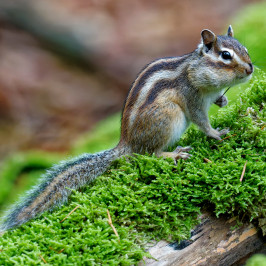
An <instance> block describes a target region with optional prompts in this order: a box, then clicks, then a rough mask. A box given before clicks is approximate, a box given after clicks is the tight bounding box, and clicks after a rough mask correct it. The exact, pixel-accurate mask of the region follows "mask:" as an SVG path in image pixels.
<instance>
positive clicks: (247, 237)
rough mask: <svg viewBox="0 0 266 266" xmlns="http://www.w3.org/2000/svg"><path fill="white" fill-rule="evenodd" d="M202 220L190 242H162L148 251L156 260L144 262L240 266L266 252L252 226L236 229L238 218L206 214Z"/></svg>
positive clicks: (262, 242)
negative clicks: (255, 254)
mask: <svg viewBox="0 0 266 266" xmlns="http://www.w3.org/2000/svg"><path fill="white" fill-rule="evenodd" d="M201 219H202V222H201V223H200V224H199V225H198V226H197V227H196V228H195V229H194V230H193V231H192V237H191V239H189V240H185V241H182V242H180V243H168V242H166V241H160V242H158V243H157V244H156V245H155V246H153V247H151V248H149V250H148V251H149V253H150V254H151V255H152V256H153V257H154V259H145V263H146V265H152V266H157V265H160V266H162V265H178V266H188V265H220V266H223V265H224V266H229V265H239V264H238V263H240V261H241V263H243V259H247V258H248V257H249V256H250V255H251V254H253V253H256V252H258V251H260V252H266V246H265V242H264V240H263V238H262V237H261V236H259V234H258V232H257V229H256V228H255V227H254V226H253V225H252V224H244V225H242V226H241V227H237V228H236V229H233V228H234V227H235V225H236V219H235V218H232V219H230V220H227V219H226V218H219V219H217V218H216V217H213V216H212V215H210V214H204V215H203V216H202V217H201Z"/></svg>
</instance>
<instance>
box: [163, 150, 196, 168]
mask: <svg viewBox="0 0 266 266" xmlns="http://www.w3.org/2000/svg"><path fill="white" fill-rule="evenodd" d="M191 149H192V147H190V146H187V147H181V146H177V147H176V149H175V150H174V151H172V152H163V153H162V154H161V155H162V156H163V157H164V158H172V159H173V160H174V163H175V164H177V160H179V159H183V160H187V159H188V158H190V157H191V156H192V155H191V154H189V153H187V152H188V151H190V150H191Z"/></svg>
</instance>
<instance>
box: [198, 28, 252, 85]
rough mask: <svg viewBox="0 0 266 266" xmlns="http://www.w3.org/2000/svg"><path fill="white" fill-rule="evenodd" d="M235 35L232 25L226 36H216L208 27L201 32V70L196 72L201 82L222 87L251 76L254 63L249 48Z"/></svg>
mask: <svg viewBox="0 0 266 266" xmlns="http://www.w3.org/2000/svg"><path fill="white" fill-rule="evenodd" d="M233 35H234V33H233V29H232V27H231V26H229V28H228V31H227V34H226V35H224V36H216V35H215V34H214V33H213V32H212V31H210V30H207V29H205V30H203V31H202V32H201V37H202V38H201V43H200V44H199V46H198V49H197V50H196V51H197V52H198V53H199V55H200V60H199V62H198V63H199V68H198V69H200V70H199V71H197V73H196V74H197V76H198V77H199V76H201V82H203V83H204V82H205V83H208V84H209V86H212V87H214V88H218V89H220V88H223V87H226V86H232V85H235V84H237V83H241V82H245V81H247V80H248V79H249V78H250V77H251V74H252V72H253V65H252V63H251V60H250V57H249V55H248V51H247V48H246V47H244V46H243V45H242V44H241V43H240V42H239V41H237V40H236V39H234V37H233ZM204 79H205V81H204ZM208 84H207V85H208ZM205 85H206V84H205Z"/></svg>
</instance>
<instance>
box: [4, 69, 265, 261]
mask: <svg viewBox="0 0 266 266" xmlns="http://www.w3.org/2000/svg"><path fill="white" fill-rule="evenodd" d="M265 87H266V75H265V74H264V73H263V72H261V71H259V70H257V75H256V76H255V77H254V78H253V81H252V82H251V84H250V85H249V89H248V90H247V91H246V92H245V93H244V94H243V95H242V96H241V97H240V99H239V100H238V101H237V102H236V103H235V104H234V105H232V106H229V107H228V108H223V109H220V110H219V112H218V114H217V116H216V117H215V118H212V124H213V125H214V127H220V128H224V127H229V128H230V133H229V134H228V137H229V138H227V139H225V140H223V141H221V142H218V141H216V140H212V139H209V138H207V137H206V136H205V135H204V134H203V133H201V132H200V131H198V130H197V129H196V128H195V127H191V128H190V129H189V130H188V132H187V133H186V134H185V136H184V138H183V139H182V140H181V141H180V142H179V144H180V145H191V146H192V147H193V151H192V155H193V156H192V157H191V159H189V160H187V161H182V160H180V161H178V163H177V165H175V164H174V163H173V161H172V160H170V159H167V160H165V159H162V158H156V157H155V156H146V155H136V156H135V157H130V158H127V159H125V158H123V159H120V160H117V161H116V162H114V163H113V165H112V167H111V169H110V170H109V171H107V172H106V173H105V174H104V175H103V176H101V177H99V178H97V179H96V181H95V182H94V183H93V184H91V185H89V186H87V187H86V188H83V189H81V190H79V191H73V193H72V195H71V197H70V200H69V204H67V205H66V206H64V207H62V208H60V209H59V210H57V211H54V212H53V213H45V214H43V215H42V216H41V217H40V218H38V219H35V220H33V221H30V222H28V223H26V224H25V225H23V226H21V227H20V228H18V229H16V230H14V231H12V232H7V233H6V234H5V235H3V236H2V237H1V239H0V250H2V251H1V252H0V264H4V265H5V264H6V265H10V264H13V263H17V264H19V265H28V264H32V265H35V264H37V265H39V264H41V262H42V258H41V257H40V255H41V256H42V257H43V258H44V259H45V260H46V261H47V262H48V263H49V264H53V265H55V264H58V265H61V264H64V265H72V264H74V265H81V264H87V265H98V264H103V265H118V264H119V265H132V264H136V263H137V262H138V261H139V260H141V258H142V257H143V256H144V255H145V251H144V250H143V247H144V246H145V243H147V242H149V241H150V240H151V239H167V240H179V239H185V238H188V237H189V234H190V230H191V228H193V226H194V225H195V224H196V223H197V222H198V221H197V216H198V214H199V213H200V211H201V209H202V208H206V207H208V209H209V210H213V212H214V213H215V214H216V215H217V216H219V215H221V214H226V215H227V216H229V217H230V216H233V215H237V216H238V218H239V219H241V220H242V219H247V220H249V221H252V220H263V219H264V218H265V194H266V177H265V154H264V149H265V139H266V138H265V128H263V127H264V125H265V106H264V104H265V100H266V95H265ZM204 158H208V159H209V160H211V163H206V162H205V160H204ZM245 163H246V171H245V174H244V177H243V180H242V182H241V181H240V176H241V173H242V170H243V167H244V165H245ZM76 206H79V208H77V209H76V210H75V212H73V213H72V214H71V215H70V216H69V217H68V218H67V219H66V220H65V221H64V222H62V223H60V221H61V220H62V219H63V218H64V217H65V216H66V215H67V214H68V213H69V212H70V211H71V210H73V209H74V208H75V207H76ZM107 209H108V210H109V211H110V214H111V217H112V221H113V225H114V226H115V228H116V229H117V232H118V235H119V238H118V237H117V236H116V235H115V234H114V232H113V230H112V228H111V227H110V225H109V224H108V216H107ZM264 226H265V224H264V223H262V224H261V227H262V229H263V228H264ZM62 249H63V250H62ZM59 251H61V252H59Z"/></svg>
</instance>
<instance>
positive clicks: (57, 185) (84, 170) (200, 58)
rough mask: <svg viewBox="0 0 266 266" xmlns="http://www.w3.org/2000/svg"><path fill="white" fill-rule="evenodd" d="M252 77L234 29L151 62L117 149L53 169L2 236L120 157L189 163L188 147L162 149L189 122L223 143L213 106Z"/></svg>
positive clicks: (127, 108)
mask: <svg viewBox="0 0 266 266" xmlns="http://www.w3.org/2000/svg"><path fill="white" fill-rule="evenodd" d="M252 72H253V66H252V63H251V60H250V57H249V55H248V51H247V49H246V48H245V47H244V46H243V45H242V44H240V43H239V42H238V41H237V40H236V39H234V38H233V29H232V27H231V26H229V28H228V32H227V34H226V35H225V36H216V35H215V34H214V33H213V32H212V31H210V30H207V29H205V30H203V31H202V32H201V42H200V44H199V45H198V47H197V49H196V50H194V51H193V52H192V53H189V54H186V55H183V56H179V57H170V58H161V59H158V60H156V61H154V62H152V63H150V64H149V65H147V66H146V67H145V68H144V69H143V70H142V71H141V72H140V74H139V75H138V76H137V78H136V80H135V81H134V82H133V84H132V86H131V89H130V90H129V93H128V95H127V98H126V100H125V104H124V108H123V112H122V120H121V121H122V124H121V139H120V141H119V143H118V145H117V146H116V147H115V148H113V149H111V150H106V151H103V152H99V153H96V154H83V155H81V156H80V157H77V158H74V159H72V160H70V161H65V162H62V163H60V164H59V165H56V166H54V167H53V168H52V169H51V170H49V171H48V172H47V173H46V175H44V176H43V178H42V179H41V182H40V184H39V185H37V186H36V187H34V188H33V189H31V190H30V191H29V192H28V193H27V195H26V196H25V197H24V198H23V199H21V201H20V202H19V203H17V204H16V205H15V206H14V207H13V209H12V210H11V211H10V212H9V214H7V216H6V217H4V219H3V220H4V222H3V223H2V226H1V228H0V231H2V232H3V231H5V230H8V229H11V228H14V227H17V226H19V225H21V224H23V223H25V222H26V221H28V220H30V219H32V218H34V217H36V216H38V215H40V214H41V213H43V212H44V211H46V210H51V209H53V208H54V207H56V206H59V205H61V204H63V203H65V202H66V201H67V199H68V196H69V195H70V194H71V189H77V188H79V187H82V186H84V185H86V184H88V183H90V182H92V181H93V180H94V179H95V178H96V177H97V176H99V175H101V174H102V173H104V172H105V171H106V170H107V169H108V167H109V166H110V164H111V163H112V162H113V161H114V160H115V159H117V158H119V157H121V156H124V155H130V154H133V153H140V154H143V153H146V152H147V153H150V154H151V153H155V154H156V155H157V156H163V157H171V158H173V159H174V160H176V159H179V158H183V159H186V158H188V157H189V156H190V155H189V154H188V153H187V151H188V150H189V149H190V147H185V148H182V147H178V148H177V149H176V150H175V151H173V152H164V150H165V149H166V148H167V147H168V146H169V145H172V144H174V143H175V142H176V141H178V140H179V139H180V137H181V136H182V134H183V133H184V132H185V130H186V129H187V128H188V126H189V125H190V123H191V122H193V123H194V124H196V125H197V126H198V127H199V129H200V130H202V131H203V132H204V133H205V134H206V135H207V136H209V137H212V138H214V139H217V140H219V139H220V136H221V135H224V134H226V133H227V132H228V130H216V129H213V128H212V126H211V124H210V122H209V119H208V110H209V107H210V105H211V104H213V103H215V104H217V105H218V106H220V107H223V106H225V105H226V104H227V98H226V96H224V95H223V92H224V88H226V87H228V86H232V85H235V84H237V83H241V82H245V81H247V80H248V79H249V78H250V77H251V74H252ZM69 188H70V189H69Z"/></svg>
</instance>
